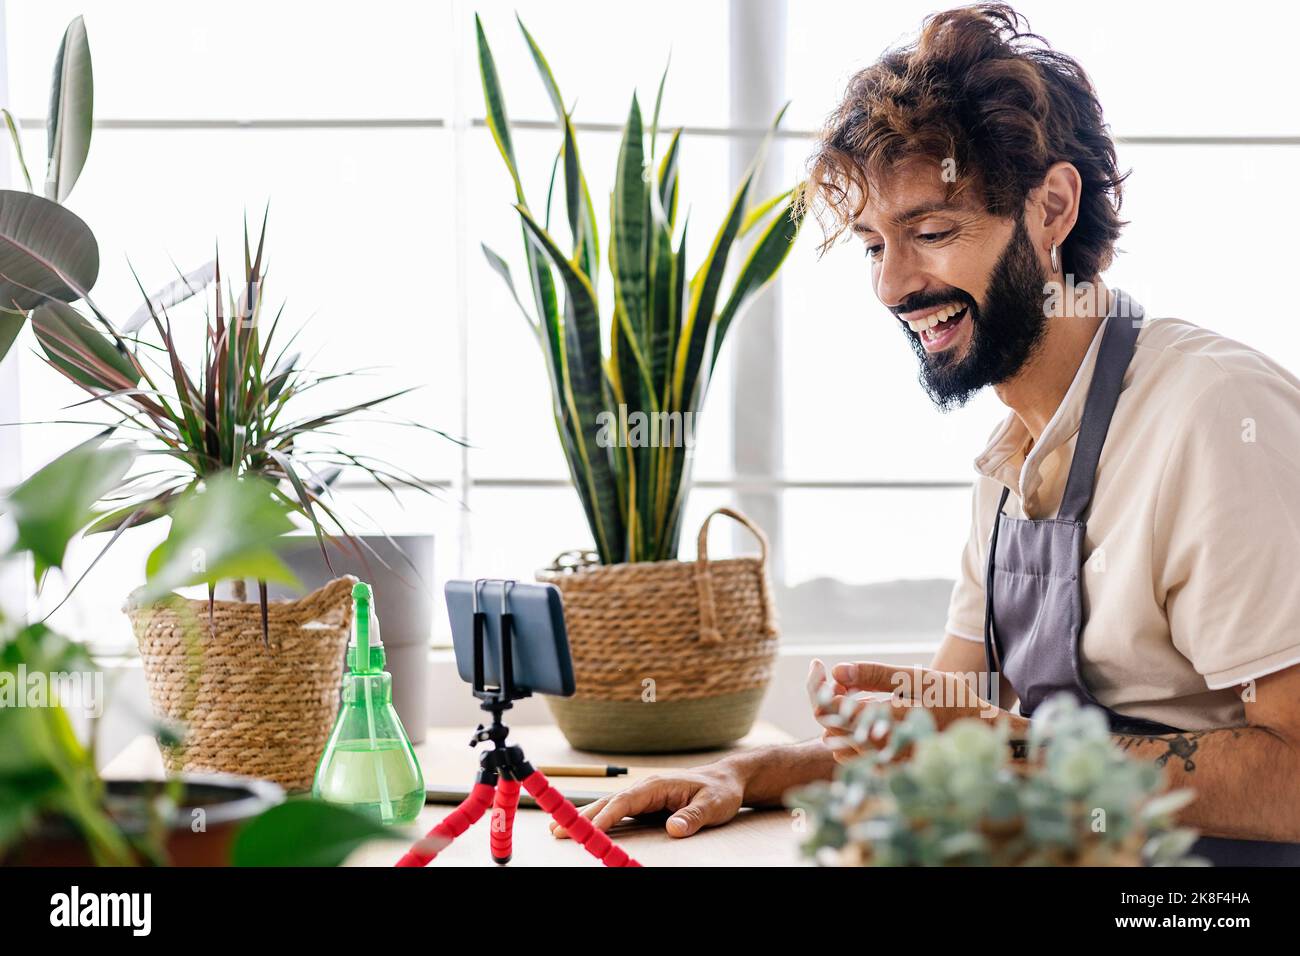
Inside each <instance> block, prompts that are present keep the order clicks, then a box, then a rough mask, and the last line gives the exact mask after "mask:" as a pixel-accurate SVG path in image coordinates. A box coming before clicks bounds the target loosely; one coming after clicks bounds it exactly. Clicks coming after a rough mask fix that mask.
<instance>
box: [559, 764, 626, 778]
mask: <svg viewBox="0 0 1300 956" xmlns="http://www.w3.org/2000/svg"><path fill="white" fill-rule="evenodd" d="M537 769H538V770H540V771H541V772H542V773H544V774H546V776H548V777H621V776H623V775H624V774H625V773H627V767H615V766H614V765H613V764H605V765H600V764H544V765H542V766H539V767H538V768H537Z"/></svg>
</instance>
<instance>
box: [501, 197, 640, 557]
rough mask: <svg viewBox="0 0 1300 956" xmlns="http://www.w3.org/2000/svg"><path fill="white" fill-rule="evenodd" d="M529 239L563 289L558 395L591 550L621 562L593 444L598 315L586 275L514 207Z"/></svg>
mask: <svg viewBox="0 0 1300 956" xmlns="http://www.w3.org/2000/svg"><path fill="white" fill-rule="evenodd" d="M515 209H516V210H518V212H519V215H520V216H521V217H522V219H523V221H524V224H525V227H526V228H527V229H528V232H529V235H530V236H531V238H532V241H533V242H534V243H535V244H536V245H537V247H538V248H539V249H540V250H541V252H542V253H543V254H545V255H546V257H547V258H548V259H549V260H550V262H551V264H552V265H553V266H554V267H555V268H556V270H557V271H558V272H559V274H560V277H561V279H562V280H563V282H564V286H565V292H566V295H565V300H564V301H565V314H564V339H563V346H564V351H563V356H564V363H563V366H562V369H563V375H562V377H561V394H562V395H563V397H564V405H565V413H566V415H568V417H569V418H570V420H571V422H572V428H573V431H574V434H575V442H574V444H575V447H576V449H577V451H578V454H579V458H580V460H581V462H582V468H581V472H582V478H583V480H584V481H585V482H586V484H587V486H588V493H589V495H590V498H591V502H592V510H593V513H594V515H595V524H594V527H593V529H592V530H593V531H594V536H595V539H596V546H597V550H598V551H599V552H600V554H601V557H602V560H604V561H606V562H610V561H619V560H622V557H621V552H622V544H623V530H622V528H623V526H622V521H621V519H620V517H619V513H618V510H617V509H616V508H615V506H614V505H615V503H614V501H613V499H612V496H611V495H610V493H609V489H610V488H611V487H613V483H612V480H611V479H612V473H611V466H610V462H609V450H608V449H607V448H604V447H602V446H601V444H600V443H599V441H597V435H598V425H599V417H598V416H599V415H600V413H601V412H602V411H604V410H605V408H604V403H603V401H602V395H601V382H602V378H603V372H602V369H601V355H600V315H599V313H598V312H597V310H596V297H595V293H594V292H593V291H592V289H591V285H590V283H589V282H588V280H587V277H586V276H584V275H583V274H582V273H581V272H579V271H578V270H577V269H576V268H575V267H574V265H573V264H572V263H571V262H570V261H569V260H568V259H566V258H565V256H564V253H563V252H561V251H560V248H559V246H557V245H556V244H555V240H554V239H552V238H551V236H550V234H549V233H547V232H546V230H544V229H543V228H542V227H541V226H539V225H538V224H537V222H536V220H534V219H533V217H532V216H531V215H530V214H529V212H528V210H527V209H526V208H524V206H523V205H517V206H516V207H515Z"/></svg>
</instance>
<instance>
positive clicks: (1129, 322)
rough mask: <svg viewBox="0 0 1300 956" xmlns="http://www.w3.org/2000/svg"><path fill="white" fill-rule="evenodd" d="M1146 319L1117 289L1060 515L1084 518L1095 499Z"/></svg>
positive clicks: (1063, 518) (1091, 384)
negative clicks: (1105, 447) (1108, 435)
mask: <svg viewBox="0 0 1300 956" xmlns="http://www.w3.org/2000/svg"><path fill="white" fill-rule="evenodd" d="M1142 319H1143V312H1142V307H1141V306H1140V305H1138V304H1137V303H1135V302H1134V301H1133V300H1132V299H1130V298H1129V297H1128V295H1127V294H1126V293H1124V292H1122V291H1121V290H1119V289H1116V290H1115V292H1114V301H1113V303H1112V305H1111V310H1110V315H1108V316H1107V317H1106V330H1105V331H1104V332H1103V333H1102V336H1101V347H1100V349H1098V352H1097V364H1096V366H1095V367H1094V370H1093V373H1092V382H1091V383H1090V384H1089V386H1088V398H1087V400H1086V401H1085V402H1084V406H1083V421H1082V423H1081V424H1080V425H1079V437H1078V439H1077V441H1076V442H1075V445H1074V459H1073V460H1072V461H1071V462H1070V476H1069V478H1068V479H1067V480H1066V483H1065V493H1064V495H1062V497H1061V507H1060V510H1059V511H1058V512H1057V518H1058V519H1061V520H1064V521H1079V520H1082V518H1083V516H1084V514H1085V513H1086V512H1087V510H1088V506H1089V505H1090V504H1091V503H1092V492H1093V487H1094V484H1095V482H1096V477H1097V463H1098V462H1099V461H1100V460H1101V447H1102V445H1104V444H1105V443H1106V433H1107V432H1108V431H1109V430H1110V419H1111V415H1112V414H1113V413H1114V411H1115V405H1116V403H1117V402H1118V401H1119V393H1120V389H1121V388H1122V387H1123V384H1124V372H1125V371H1126V370H1127V369H1128V366H1129V360H1130V359H1131V358H1132V357H1133V346H1134V343H1135V342H1137V337H1138V332H1139V331H1140V329H1141V320H1142Z"/></svg>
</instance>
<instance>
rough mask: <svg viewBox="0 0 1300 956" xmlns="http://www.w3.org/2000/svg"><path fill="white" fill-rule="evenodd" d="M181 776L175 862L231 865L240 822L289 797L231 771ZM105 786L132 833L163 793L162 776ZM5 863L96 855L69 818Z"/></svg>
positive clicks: (171, 837)
mask: <svg viewBox="0 0 1300 956" xmlns="http://www.w3.org/2000/svg"><path fill="white" fill-rule="evenodd" d="M181 779H182V781H183V784H184V786H183V789H182V791H181V795H180V802H179V805H178V806H177V808H176V811H175V813H174V814H173V816H172V819H171V821H170V823H169V826H168V832H167V839H166V844H165V847H164V849H165V851H166V854H167V859H168V861H169V862H170V863H171V865H172V866H229V865H230V848H231V844H232V843H233V841H234V838H235V834H236V833H237V832H238V831H239V828H240V827H241V826H243V824H245V823H247V822H248V821H249V820H251V819H252V818H253V817H255V816H257V815H258V814H260V813H262V812H263V811H265V810H268V809H270V808H271V807H273V806H275V805H276V804H278V803H280V802H281V801H282V800H283V799H284V791H283V790H281V789H280V787H278V786H276V785H275V784H273V783H269V782H267V781H265V780H252V779H247V778H244V777H234V776H229V775H225V774H184V775H183V776H182V778H181ZM105 787H106V789H107V794H106V797H105V801H104V803H105V808H106V809H107V810H108V812H109V814H110V815H111V816H112V817H113V819H114V820H115V821H117V824H118V826H120V827H121V828H122V830H123V831H124V832H126V833H128V834H132V835H135V834H141V833H143V832H144V831H145V827H146V825H147V820H148V817H147V809H146V806H145V801H146V800H149V799H151V798H152V797H153V796H154V795H155V794H156V793H157V790H158V783H157V781H140V780H110V781H108V782H107V783H106V784H105ZM141 862H144V861H141ZM0 864H3V865H5V866H92V865H93V864H94V860H93V859H92V857H91V855H90V851H89V850H87V849H86V845H85V842H84V841H83V840H82V839H81V837H80V835H79V834H78V833H77V832H76V831H75V830H74V829H73V828H72V826H71V825H70V824H69V823H68V822H67V821H64V820H51V821H49V822H48V823H46V824H44V825H43V826H42V827H41V828H40V829H38V831H37V832H36V833H35V834H33V835H32V836H31V837H29V838H28V839H26V840H24V841H23V842H22V843H20V844H18V845H17V846H16V847H15V848H14V849H13V850H12V851H11V852H10V854H9V856H7V857H5V858H4V859H3V860H0Z"/></svg>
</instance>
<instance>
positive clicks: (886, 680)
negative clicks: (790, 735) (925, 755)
mask: <svg viewBox="0 0 1300 956" xmlns="http://www.w3.org/2000/svg"><path fill="white" fill-rule="evenodd" d="M808 696H809V699H810V701H811V703H812V707H813V716H814V717H815V718H816V719H817V722H818V723H819V724H821V725H822V727H823V728H825V729H824V732H823V733H822V741H823V742H824V743H825V744H826V746H827V747H829V748H830V750H831V752H832V753H833V754H834V755H835V759H836V760H837V761H839V762H840V763H845V762H848V761H850V760H853V759H855V758H857V757H859V756H861V755H862V754H864V753H866V752H867V751H869V750H877V749H879V748H881V747H883V746H884V745H885V744H886V743H887V742H888V740H889V730H888V727H884V728H879V727H877V728H869V729H868V730H867V731H866V732H863V731H859V730H858V729H857V718H858V716H859V714H861V712H862V711H863V710H864V709H866V708H867V707H869V706H871V705H872V704H873V703H879V704H884V705H886V706H887V707H888V709H889V716H890V719H891V723H892V722H893V721H897V720H902V719H903V718H904V717H906V716H907V715H908V714H909V713H911V712H912V710H914V709H915V708H917V707H924V708H925V709H926V710H928V711H929V712H930V716H932V717H933V718H934V721H935V723H936V724H937V725H938V728H939V729H940V730H943V729H944V728H945V727H947V726H948V725H949V724H951V723H952V722H953V721H956V720H960V719H962V718H964V717H978V718H980V719H982V720H993V721H998V722H1002V721H1007V722H1009V723H1011V724H1012V729H1013V730H1014V731H1016V732H1018V733H1023V732H1027V731H1028V728H1029V720H1028V719H1027V718H1025V717H1021V716H1019V715H1016V714H1011V713H1009V712H1008V711H1005V710H1002V709H1001V708H999V707H995V706H994V705H993V704H991V703H989V702H988V701H986V700H984V699H983V698H982V697H980V696H979V694H978V693H977V692H976V689H975V687H974V686H973V685H972V683H971V682H970V681H968V680H967V679H966V677H965V676H963V675H961V674H954V673H950V672H948V671H941V670H932V669H931V668H928V667H895V666H892V665H889V664H879V663H876V662H874V661H858V662H856V663H841V664H836V665H835V666H834V667H833V668H832V669H831V671H830V674H829V675H828V674H827V672H826V665H825V664H824V663H822V662H821V661H820V660H814V661H813V662H812V666H811V667H810V668H809V669H808Z"/></svg>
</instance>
